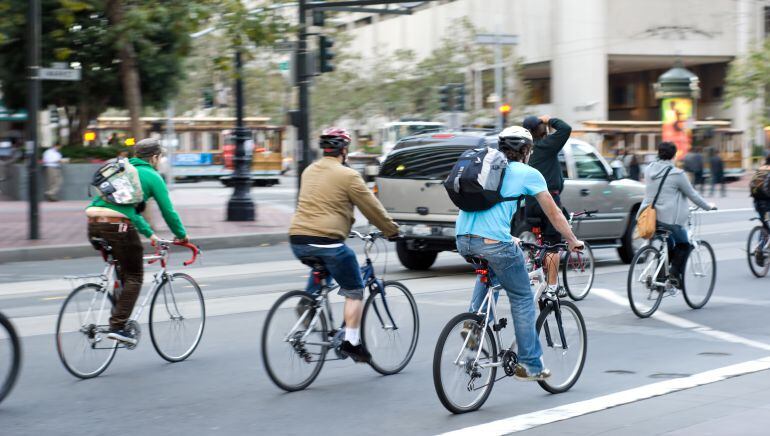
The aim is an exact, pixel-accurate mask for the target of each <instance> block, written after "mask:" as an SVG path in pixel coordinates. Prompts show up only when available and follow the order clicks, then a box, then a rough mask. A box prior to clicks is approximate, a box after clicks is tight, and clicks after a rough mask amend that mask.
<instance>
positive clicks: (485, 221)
mask: <svg viewBox="0 0 770 436" xmlns="http://www.w3.org/2000/svg"><path fill="white" fill-rule="evenodd" d="M498 149H499V150H500V151H502V152H503V153H505V155H506V157H507V158H508V161H509V162H508V168H507V170H506V171H505V175H504V177H503V186H502V188H501V191H500V193H501V195H502V196H503V197H517V196H520V195H530V196H533V197H535V199H537V202H538V203H539V204H540V206H541V208H542V209H543V211H544V212H545V214H546V216H547V217H548V219H549V220H551V222H552V223H553V225H554V227H556V229H557V230H558V231H559V232H560V233H561V234H562V235H563V236H564V237H565V239H566V240H567V243H568V244H569V248H570V249H571V250H575V249H580V248H581V247H582V246H583V243H582V242H581V241H579V240H578V239H577V238H576V237H575V235H574V234H573V233H572V229H571V228H570V226H569V224H568V223H567V220H566V219H565V218H564V215H563V214H562V213H561V210H559V207H558V206H557V205H556V203H555V202H554V201H553V197H551V194H550V193H549V192H548V187H547V186H546V183H545V179H543V176H542V175H541V174H540V172H539V171H537V170H536V169H534V168H532V167H529V166H527V165H526V163H527V161H528V160H529V156H530V154H531V152H532V135H531V134H530V133H529V131H528V130H526V129H524V128H523V127H519V126H513V127H509V128H507V129H505V130H503V131H502V132H500V136H499V142H498ZM517 203H518V202H515V201H506V202H500V203H498V204H496V205H494V206H492V207H491V208H490V209H487V210H484V211H479V212H465V211H460V215H459V217H458V219H457V224H456V236H457V251H458V253H460V254H461V255H462V256H476V257H481V258H484V259H486V260H487V262H488V263H489V269H490V270H491V272H492V274H491V277H492V281H493V285H497V284H498V283H499V284H500V285H502V287H503V288H504V289H505V291H506V293H507V294H508V299H509V300H510V302H511V315H512V316H513V327H514V330H515V333H516V343H517V344H518V355H519V365H517V366H516V369H515V372H514V377H515V378H517V379H519V380H544V379H546V378H548V377H549V376H550V375H551V373H550V371H549V370H548V369H546V368H544V367H543V361H542V355H543V351H542V349H541V348H540V341H539V340H538V338H537V331H536V330H535V301H534V297H533V295H532V290H531V289H530V286H529V275H528V274H527V270H526V267H525V266H524V255H523V254H522V251H521V248H520V247H519V245H518V243H517V241H516V240H515V238H514V237H513V235H511V220H512V219H513V215H514V213H516V209H517V207H518V205H517ZM484 295H485V286H484V284H483V283H481V282H480V280H478V279H477V281H476V287H475V288H474V290H473V297H472V298H471V307H470V311H472V312H475V311H477V310H478V309H479V306H480V305H481V302H482V300H483V299H484ZM470 329H471V326H469V325H468V326H465V330H464V331H463V334H464V335H467V334H468V333H469V331H470Z"/></svg>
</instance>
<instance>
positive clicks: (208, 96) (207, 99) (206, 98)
mask: <svg viewBox="0 0 770 436" xmlns="http://www.w3.org/2000/svg"><path fill="white" fill-rule="evenodd" d="M201 97H203V108H204V109H210V108H212V107H214V90H213V89H211V88H204V89H203V92H202V93H201Z"/></svg>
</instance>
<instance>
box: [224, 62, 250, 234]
mask: <svg viewBox="0 0 770 436" xmlns="http://www.w3.org/2000/svg"><path fill="white" fill-rule="evenodd" d="M242 74H243V62H242V60H241V50H240V48H239V49H237V50H236V51H235V75H236V77H235V118H236V125H235V131H234V134H233V137H234V139H235V156H234V157H233V163H234V166H235V170H234V171H233V175H232V177H231V178H230V180H232V182H233V186H234V189H233V195H232V197H230V201H228V203H227V221H254V217H255V206H254V201H253V200H252V199H251V193H250V191H251V176H250V175H249V173H250V172H251V171H250V166H251V162H250V160H249V159H248V158H247V157H246V148H245V143H246V141H247V140H249V138H250V137H251V134H250V132H249V130H248V129H246V127H245V126H244V125H243V79H242Z"/></svg>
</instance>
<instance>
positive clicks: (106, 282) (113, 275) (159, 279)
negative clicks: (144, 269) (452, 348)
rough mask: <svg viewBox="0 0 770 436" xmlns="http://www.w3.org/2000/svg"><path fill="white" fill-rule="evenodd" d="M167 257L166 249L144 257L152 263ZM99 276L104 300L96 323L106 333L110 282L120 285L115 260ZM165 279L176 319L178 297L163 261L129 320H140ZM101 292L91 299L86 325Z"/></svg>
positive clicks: (77, 277) (71, 278) (88, 277)
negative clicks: (174, 294) (106, 310)
mask: <svg viewBox="0 0 770 436" xmlns="http://www.w3.org/2000/svg"><path fill="white" fill-rule="evenodd" d="M166 257H167V252H166V250H163V251H161V252H160V253H159V254H152V255H147V256H144V257H143V259H144V261H145V262H148V263H150V262H155V261H160V260H164V259H165V258H166ZM93 277H95V276H93V275H86V276H67V277H65V279H68V280H83V279H90V278H93ZM98 277H99V281H100V284H99V293H102V294H103V295H102V300H101V302H100V303H99V312H98V315H97V319H96V322H95V323H94V324H95V325H96V326H97V330H98V331H99V332H101V333H104V332H106V331H107V330H108V328H107V320H102V317H103V316H104V313H105V310H104V309H105V306H107V294H108V290H109V286H110V284H114V286H113V289H115V288H117V287H118V285H117V284H118V283H119V278H118V275H117V269H116V267H115V263H114V262H108V263H107V265H106V266H105V267H104V271H103V272H102V274H101V275H99V276H98ZM164 279H165V280H166V281H167V282H168V286H169V287H170V288H171V295H172V300H173V301H172V303H173V307H174V310H176V314H173V315H172V314H170V315H171V317H172V319H176V317H177V315H179V313H180V312H179V308H178V307H177V305H176V298H175V297H173V292H174V290H173V285H172V284H171V282H172V280H171V275H170V274H168V271H167V270H166V266H165V264H164V263H161V269H160V270H159V271H158V272H156V273H155V274H154V275H153V278H152V287H151V289H150V291H149V292H147V294H146V295H145V296H144V299H143V300H142V303H141V304H140V305H139V306H138V307H135V308H134V313H133V314H132V316H131V317H130V318H129V321H134V322H138V321H139V319H140V318H141V316H142V313H143V312H144V308H145V306H147V303H149V302H150V298H151V297H152V296H153V295H154V294H155V293H156V292H157V291H158V289H159V288H160V286H161V283H163V280H164ZM99 293H95V294H94V296H93V298H92V299H91V305H90V306H89V307H88V311H87V312H86V316H85V318H84V319H85V321H84V325H87V324H88V322H87V321H88V320H89V319H90V318H91V312H92V311H93V308H94V303H96V299H97V298H98V294H99ZM166 307H168V304H166ZM179 316H181V315H179ZM83 327H84V326H81V328H83ZM100 340H101V339H97V341H96V342H99V341H100Z"/></svg>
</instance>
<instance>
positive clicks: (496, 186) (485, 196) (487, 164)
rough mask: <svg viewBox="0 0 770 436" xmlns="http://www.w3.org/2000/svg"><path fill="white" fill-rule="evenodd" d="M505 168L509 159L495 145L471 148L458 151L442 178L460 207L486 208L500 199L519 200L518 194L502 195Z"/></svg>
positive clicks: (477, 209) (467, 208)
mask: <svg viewBox="0 0 770 436" xmlns="http://www.w3.org/2000/svg"><path fill="white" fill-rule="evenodd" d="M506 168H508V159H507V158H506V157H505V154H503V153H502V152H501V151H499V150H496V149H494V148H489V147H484V148H473V149H470V150H467V151H466V152H464V153H463V154H461V155H460V158H459V159H458V160H457V163H455V165H454V166H453V167H452V171H450V172H449V176H447V178H446V180H445V181H444V188H445V189H446V191H447V194H449V199H450V200H452V203H454V204H455V206H457V207H458V208H460V210H464V211H466V212H477V211H482V210H487V209H489V208H491V207H492V206H494V205H496V204H497V203H500V202H503V201H518V200H521V198H522V197H521V196H518V197H503V196H502V194H500V189H501V188H502V186H503V177H504V176H505V170H506Z"/></svg>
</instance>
